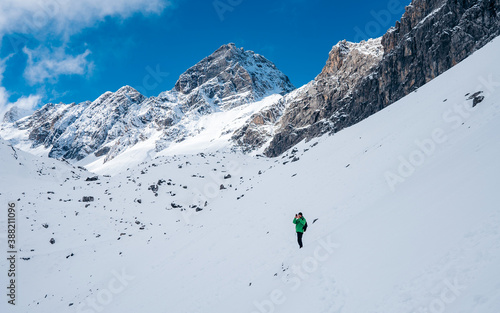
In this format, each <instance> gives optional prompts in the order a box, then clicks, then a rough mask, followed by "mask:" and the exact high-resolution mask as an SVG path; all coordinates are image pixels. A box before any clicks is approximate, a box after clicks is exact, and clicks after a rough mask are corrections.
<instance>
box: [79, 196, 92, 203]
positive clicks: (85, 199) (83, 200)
mask: <svg viewBox="0 0 500 313" xmlns="http://www.w3.org/2000/svg"><path fill="white" fill-rule="evenodd" d="M93 201H94V197H92V196H84V197H83V198H82V202H93Z"/></svg>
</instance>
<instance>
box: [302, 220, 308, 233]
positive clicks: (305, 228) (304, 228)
mask: <svg viewBox="0 0 500 313" xmlns="http://www.w3.org/2000/svg"><path fill="white" fill-rule="evenodd" d="M302 230H303V231H304V233H305V232H306V230H307V221H306V223H305V224H304V227H303V228H302Z"/></svg>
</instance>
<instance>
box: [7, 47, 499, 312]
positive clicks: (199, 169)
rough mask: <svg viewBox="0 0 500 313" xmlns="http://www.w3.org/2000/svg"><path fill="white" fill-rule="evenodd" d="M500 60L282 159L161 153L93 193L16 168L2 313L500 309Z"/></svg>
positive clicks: (457, 74) (456, 72)
mask: <svg viewBox="0 0 500 313" xmlns="http://www.w3.org/2000/svg"><path fill="white" fill-rule="evenodd" d="M499 51H500V38H497V39H496V40H494V41H493V42H491V43H490V44H488V45H486V46H485V47H484V48H483V49H481V50H479V51H478V52H476V53H474V54H473V55H472V56H471V57H469V58H468V59H466V60H465V61H464V62H462V63H460V64H458V65H457V66H455V67H454V68H452V69H451V70H449V71H448V72H446V73H444V74H443V75H441V76H440V77H438V78H436V79H435V80H433V81H432V82H431V83H429V84H427V85H425V86H423V87H421V88H420V89H418V90H417V91H416V92H413V93H411V94H410V95H408V96H407V97H405V98H403V99H401V100H400V101H398V102H396V103H395V104H394V105H391V106H390V107H388V108H386V109H384V110H382V111H380V112H379V113H377V114H375V115H373V116H371V117H370V118H368V119H366V120H364V121H362V122H360V123H359V124H356V125H354V126H352V127H350V128H347V129H344V130H343V131H341V132H339V133H337V134H336V135H335V136H331V137H328V136H324V137H321V138H319V139H317V140H315V141H311V142H308V143H306V142H301V143H300V144H299V145H298V146H296V147H295V148H294V149H293V150H291V151H288V152H287V153H286V154H285V155H283V156H282V157H281V158H279V159H268V158H259V157H251V156H248V155H242V154H239V153H211V154H209V153H207V154H196V155H192V154H185V155H174V156H172V155H164V156H161V155H158V156H156V157H154V158H153V159H152V160H146V161H145V162H144V163H142V164H139V165H137V166H132V167H130V169H128V170H127V171H125V172H123V173H121V174H116V175H113V176H112V177H104V176H99V178H98V180H97V181H85V180H86V177H85V176H86V175H83V174H80V176H81V178H80V179H76V180H68V181H67V182H60V181H57V179H52V181H51V180H48V181H43V183H41V182H40V180H39V179H38V177H37V176H34V177H29V176H28V175H22V174H23V173H25V172H23V171H20V173H21V175H19V176H17V174H16V173H17V172H16V171H14V170H12V171H7V170H3V171H4V172H3V173H2V174H4V175H3V176H2V180H1V181H0V189H1V190H2V195H1V197H2V198H1V200H0V202H1V203H4V205H6V203H7V201H9V200H8V199H6V195H8V196H9V199H19V200H18V201H17V205H18V207H19V208H20V209H22V211H20V212H19V214H18V224H19V226H18V229H19V236H18V237H19V242H18V245H19V247H20V252H19V255H18V257H19V258H18V259H17V262H18V271H19V281H18V285H17V286H18V289H17V291H18V305H17V306H16V307H10V306H8V305H7V304H6V301H3V302H1V306H2V308H1V311H2V312H41V313H44V312H151V313H155V312H189V313H193V312H203V313H209V312H249V313H250V312H315V313H323V312H325V313H326V312H341V313H359V312H374V313H375V312H379V313H401V312H409V313H412V312H478V313H497V312H499V310H500V278H499V277H500V267H499V266H498V264H500V209H499V205H498V203H499V200H500V198H499V195H498V190H497V189H498V186H499V185H500V162H499V161H498V155H499V153H500V103H499V101H498V99H499V98H500V83H499V82H500V63H499V62H497V60H496V59H497V56H498V52H499ZM474 105H475V106H474ZM0 149H1V150H0V153H1V154H0V156H1V157H2V162H3V161H4V159H8V160H10V162H11V163H12V162H14V161H12V159H11V158H12V156H11V152H10V151H12V149H11V148H10V147H8V146H6V145H5V144H2V145H0ZM9 149H10V150H9ZM9 164H10V163H9ZM12 166H14V164H13V163H12ZM56 168H57V169H58V171H60V172H61V173H64V171H65V170H64V169H59V167H58V166H57V167H56ZM63 177H64V175H63ZM11 179H16V183H15V184H12V183H9V181H10V180H11ZM49 191H51V192H54V194H51V193H48V192H49ZM84 196H86V197H88V196H92V197H94V201H92V202H79V201H78V200H82V199H83V197H84ZM59 199H61V201H60V200H59ZM68 200H72V201H68ZM298 211H302V212H303V213H304V215H305V217H306V218H307V220H308V223H309V225H310V226H309V229H308V231H307V232H306V234H305V235H304V244H305V246H304V248H303V249H300V250H299V249H298V247H297V244H296V242H295V232H294V225H293V224H292V218H293V216H294V214H295V213H296V212H298ZM5 217H6V215H5V214H3V215H1V218H2V219H5ZM2 221H3V220H2ZM45 223H46V224H47V225H48V227H47V228H45V227H44V224H45ZM2 225H4V224H2ZM2 229H5V228H4V227H2ZM2 231H3V232H4V230H2ZM4 233H5V232H4ZM51 238H54V239H55V243H54V244H51V243H50V242H49V240H50V239H51ZM3 253H4V252H3ZM22 258H24V259H22ZM2 260H6V256H5V255H4V256H2ZM0 264H1V268H0V272H2V273H6V271H7V264H6V263H5V261H3V262H2V263H0Z"/></svg>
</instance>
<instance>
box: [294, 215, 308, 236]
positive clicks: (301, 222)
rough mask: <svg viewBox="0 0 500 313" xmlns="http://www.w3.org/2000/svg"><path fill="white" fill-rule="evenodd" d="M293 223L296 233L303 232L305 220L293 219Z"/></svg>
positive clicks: (302, 218)
mask: <svg viewBox="0 0 500 313" xmlns="http://www.w3.org/2000/svg"><path fill="white" fill-rule="evenodd" d="M293 223H294V224H295V230H296V231H297V232H298V233H303V232H304V225H305V224H306V219H305V218H304V217H303V216H302V217H301V218H294V219H293Z"/></svg>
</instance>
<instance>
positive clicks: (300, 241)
mask: <svg viewBox="0 0 500 313" xmlns="http://www.w3.org/2000/svg"><path fill="white" fill-rule="evenodd" d="M302 235H304V233H301V232H297V242H298V243H299V247H301V248H302Z"/></svg>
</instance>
